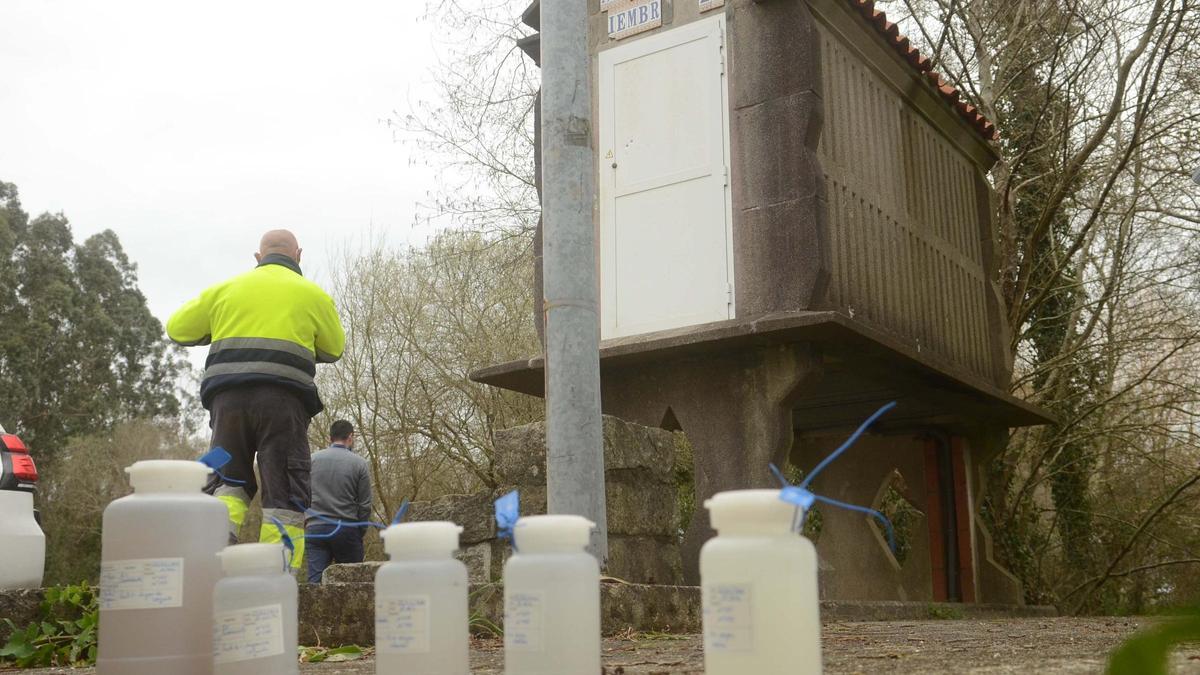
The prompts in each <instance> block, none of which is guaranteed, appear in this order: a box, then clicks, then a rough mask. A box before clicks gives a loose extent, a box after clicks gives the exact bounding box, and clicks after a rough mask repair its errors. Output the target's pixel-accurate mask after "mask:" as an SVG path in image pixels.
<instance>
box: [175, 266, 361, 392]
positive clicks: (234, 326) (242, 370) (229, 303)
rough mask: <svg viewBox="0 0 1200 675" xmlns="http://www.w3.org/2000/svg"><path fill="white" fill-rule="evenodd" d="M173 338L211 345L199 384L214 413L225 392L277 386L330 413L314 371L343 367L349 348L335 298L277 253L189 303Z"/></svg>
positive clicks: (186, 343) (177, 321) (188, 343)
mask: <svg viewBox="0 0 1200 675" xmlns="http://www.w3.org/2000/svg"><path fill="white" fill-rule="evenodd" d="M167 335H168V336H169V337H170V338H171V340H173V341H175V342H177V343H179V344H181V345H183V346H185V347H190V346H194V345H204V344H210V343H211V346H210V347H209V350H208V359H207V361H206V362H205V368H204V379H203V381H202V382H201V383H200V400H201V402H202V403H203V404H204V407H205V408H209V409H210V408H211V407H212V400H213V397H214V396H216V395H217V393H219V392H221V391H222V390H225V389H228V388H230V387H236V386H241V385H245V384H261V383H272V384H280V385H284V386H287V387H291V388H293V389H295V390H296V391H297V392H298V393H299V394H300V397H301V400H303V401H304V406H305V408H306V409H307V410H308V413H309V415H316V414H317V413H319V412H321V410H322V409H323V408H324V406H323V405H322V403H321V397H320V396H319V395H318V394H317V387H316V384H314V383H313V377H314V376H315V375H316V371H317V369H316V364H317V362H321V363H332V362H334V361H337V360H338V359H339V358H341V356H342V350H343V349H345V346H346V334H345V332H344V331H343V330H342V323H341V321H340V320H339V319H338V315H337V310H336V309H335V308H334V305H333V299H332V298H330V297H329V295H328V294H326V293H325V291H323V290H321V287H320V286H317V285H316V284H315V283H313V282H311V281H309V280H308V279H305V278H304V277H303V276H302V275H301V273H300V266H299V265H297V264H296V263H295V262H294V261H293V260H292V259H291V258H288V257H287V256H283V255H276V254H272V255H267V256H264V257H263V259H262V261H261V262H260V263H259V265H258V267H256V268H254V269H253V270H251V271H249V272H246V273H245V274H239V275H238V276H236V277H233V278H232V279H228V280H226V281H223V282H221V283H219V284H217V285H215V286H211V287H209V288H208V289H206V290H205V291H204V292H203V293H201V294H200V296H199V297H198V298H196V299H194V300H191V301H190V302H188V303H187V304H185V305H184V306H183V307H181V308H180V309H179V311H177V312H175V313H174V314H173V315H171V318H170V319H168V320H167Z"/></svg>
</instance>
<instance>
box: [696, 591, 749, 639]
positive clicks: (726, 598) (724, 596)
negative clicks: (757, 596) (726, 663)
mask: <svg viewBox="0 0 1200 675" xmlns="http://www.w3.org/2000/svg"><path fill="white" fill-rule="evenodd" d="M751 590H752V586H751V585H750V584H712V585H709V586H705V587H704V648H705V649H706V650H709V651H713V652H744V651H748V650H751V649H753V648H754V618H753V615H752V613H751V612H752V609H753V606H752V605H751V595H752V593H751Z"/></svg>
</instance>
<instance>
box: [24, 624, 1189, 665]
mask: <svg viewBox="0 0 1200 675" xmlns="http://www.w3.org/2000/svg"><path fill="white" fill-rule="evenodd" d="M1148 623H1149V622H1148V620H1145V619H1123V618H1085V619H1074V618H1056V619H1009V620H995V621H974V620H960V621H878V622H869V623H829V624H826V625H825V628H824V635H823V641H822V645H823V649H824V651H825V673H827V674H828V675H843V674H846V675H848V674H851V673H864V674H869V673H886V674H887V675H917V674H922V675H923V674H925V673H956V674H957V673H971V674H984V673H987V674H995V675H998V674H1001V673H1004V674H1009V673H1012V674H1016V673H1021V674H1026V673H1039V674H1049V675H1067V674H1070V675H1075V674H1076V673H1101V672H1103V670H1104V664H1105V661H1106V659H1107V657H1108V652H1109V651H1110V650H1111V649H1112V648H1113V647H1114V646H1115V645H1117V644H1118V643H1119V642H1120V641H1121V640H1123V639H1124V638H1126V637H1127V636H1129V635H1131V634H1132V633H1134V632H1136V631H1137V630H1138V629H1139V628H1142V627H1145V626H1146V625H1148ZM668 637H669V638H670V639H647V638H645V637H640V638H636V639H625V640H605V642H604V665H605V670H606V675H635V674H637V675H676V674H678V675H684V674H699V673H703V672H704V670H703V664H704V654H703V651H702V649H701V640H700V638H699V636H695V635H689V636H668ZM1173 663H1174V665H1175V672H1178V673H1197V674H1200V645H1191V646H1188V647H1185V648H1183V649H1181V650H1180V651H1179V652H1178V653H1177V654H1176V655H1175V657H1174V660H1173ZM471 667H472V672H473V673H476V674H488V675H498V674H499V673H502V672H504V650H503V646H502V644H501V643H500V642H499V641H497V640H485V641H479V642H476V643H475V645H474V649H473V650H472V654H471ZM300 670H301V672H303V673H322V674H323V675H335V674H336V675H368V674H372V673H374V672H375V664H374V663H373V662H372V661H371V660H369V659H368V660H362V661H355V662H349V663H323V664H304V665H302V666H301V668H300ZM23 672H24V673H29V674H31V675H32V674H33V673H37V674H39V675H49V674H51V673H60V674H65V673H71V674H73V675H83V674H84V673H91V672H93V671H92V670H90V669H87V670H74V671H71V670H62V669H47V670H34V671H23Z"/></svg>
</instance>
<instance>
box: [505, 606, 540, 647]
mask: <svg viewBox="0 0 1200 675" xmlns="http://www.w3.org/2000/svg"><path fill="white" fill-rule="evenodd" d="M545 600H546V594H545V593H544V592H542V591H523V592H512V593H508V594H507V595H506V597H505V598H504V649H505V650H513V651H523V652H540V651H542V624H543V622H542V614H543V611H544V610H543V606H544V605H545Z"/></svg>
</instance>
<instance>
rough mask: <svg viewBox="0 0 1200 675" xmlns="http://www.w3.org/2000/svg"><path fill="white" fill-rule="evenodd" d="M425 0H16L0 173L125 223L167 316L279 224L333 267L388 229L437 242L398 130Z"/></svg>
mask: <svg viewBox="0 0 1200 675" xmlns="http://www.w3.org/2000/svg"><path fill="white" fill-rule="evenodd" d="M424 7H425V2H424V0H389V1H383V0H354V1H353V2H336V3H335V2H307V1H297V0H288V1H287V2H282V1H266V0H250V1H247V0H241V1H239V2H231V1H228V0H219V1H209V2H204V3H180V2H164V1H163V0H110V1H108V2H88V1H84V0H74V1H70V2H68V1H65V0H0V180H3V181H5V182H10V183H15V184H16V185H17V187H18V188H19V190H20V194H21V201H22V203H23V205H24V207H25V209H26V211H28V212H30V213H31V214H34V215H36V214H38V213H41V212H43V211H53V212H58V211H61V212H63V213H64V214H65V215H66V216H67V217H68V218H69V219H70V221H71V223H72V227H73V229H74V232H75V236H76V238H77V239H78V240H82V239H83V238H84V237H86V236H87V235H89V234H92V233H95V232H98V231H100V230H103V229H112V230H114V231H116V233H117V234H118V236H119V237H120V238H121V241H122V243H123V244H124V246H125V250H126V251H127V252H128V254H129V256H130V257H131V258H132V259H133V260H134V261H136V262H137V264H138V269H139V276H140V283H141V288H142V290H143V292H144V293H145V294H146V296H147V298H148V299H149V303H150V308H151V310H152V311H153V312H154V313H155V315H156V316H158V317H159V318H160V319H163V320H165V319H166V317H167V316H168V315H169V314H170V313H171V312H172V311H173V310H174V309H175V308H176V307H177V306H178V305H179V304H180V303H182V302H183V301H184V300H186V299H188V298H189V297H191V296H192V295H194V294H196V293H197V292H199V290H200V289H202V288H203V287H204V286H206V285H208V284H211V283H213V282H216V281H218V280H220V279H222V278H224V277H226V276H229V275H232V274H234V273H237V272H239V271H241V270H244V269H247V268H248V267H249V266H250V265H252V264H253V257H252V253H253V251H254V250H255V248H256V247H257V244H258V237H259V235H260V234H261V233H262V232H263V231H264V230H266V229H270V228H275V227H287V228H290V229H292V230H293V231H295V232H296V234H297V236H298V237H299V238H300V242H301V245H302V246H303V247H304V251H305V252H304V261H303V262H304V263H305V264H304V267H305V268H306V269H305V272H306V274H308V275H309V276H314V277H315V278H317V279H318V280H321V279H322V278H328V269H329V264H330V263H329V258H328V254H329V252H330V250H331V249H332V248H333V247H335V246H337V245H338V244H340V243H342V242H345V241H347V240H348V239H349V238H351V237H354V236H356V235H359V234H362V233H363V232H364V231H365V229H366V228H367V227H368V226H370V225H371V224H372V223H373V224H374V231H375V232H376V234H380V233H385V234H386V235H387V236H388V238H389V240H391V241H403V240H405V239H407V240H411V241H416V240H421V239H424V238H425V237H426V236H427V235H428V232H427V231H417V230H414V228H413V215H414V207H415V203H416V202H417V201H418V200H419V199H421V198H422V197H423V195H424V194H425V192H426V191H427V190H429V189H430V188H431V187H432V180H431V176H430V175H429V171H428V169H425V168H421V167H419V166H410V157H409V156H410V154H412V151H411V148H410V147H409V146H407V145H405V144H403V143H400V142H396V141H395V140H394V138H393V131H392V130H391V129H389V128H388V127H387V126H386V125H385V124H384V120H386V119H387V118H389V117H390V116H391V115H392V112H393V110H395V111H398V112H400V113H403V112H404V111H406V110H407V108H408V107H409V105H410V103H411V102H415V101H416V100H419V99H422V98H428V88H427V86H426V84H427V83H428V80H429V74H428V70H429V67H430V66H431V65H432V60H433V56H432V55H431V44H433V43H434V38H433V36H432V35H431V31H432V30H433V27H432V26H431V25H430V23H429V22H427V21H421V20H419V16H420V15H421V13H422V12H423V10H424ZM193 351H202V350H193ZM197 356H199V355H197Z"/></svg>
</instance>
